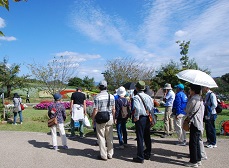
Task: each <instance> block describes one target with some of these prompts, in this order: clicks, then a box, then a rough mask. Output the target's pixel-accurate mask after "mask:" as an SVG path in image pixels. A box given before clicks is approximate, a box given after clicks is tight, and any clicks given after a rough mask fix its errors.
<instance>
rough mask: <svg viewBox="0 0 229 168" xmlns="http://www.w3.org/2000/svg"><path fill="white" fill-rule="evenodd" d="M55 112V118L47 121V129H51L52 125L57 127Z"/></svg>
mask: <svg viewBox="0 0 229 168" xmlns="http://www.w3.org/2000/svg"><path fill="white" fill-rule="evenodd" d="M56 116H57V112H56V113H55V116H54V117H53V118H50V119H49V120H48V127H52V126H54V125H57V117H56Z"/></svg>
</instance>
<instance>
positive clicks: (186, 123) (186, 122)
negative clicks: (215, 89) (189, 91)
mask: <svg viewBox="0 0 229 168" xmlns="http://www.w3.org/2000/svg"><path fill="white" fill-rule="evenodd" d="M196 103H197V102H196ZM195 106H196V104H195ZM195 106H193V109H194V107H195ZM200 106H201V105H200ZM199 109H200V107H199V108H198V110H196V112H195V113H193V114H192V115H191V117H186V118H185V119H184V122H183V125H182V128H183V130H185V131H189V130H190V121H191V119H192V118H193V117H194V115H196V113H197V112H198V111H199Z"/></svg>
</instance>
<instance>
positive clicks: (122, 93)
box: [117, 86, 126, 96]
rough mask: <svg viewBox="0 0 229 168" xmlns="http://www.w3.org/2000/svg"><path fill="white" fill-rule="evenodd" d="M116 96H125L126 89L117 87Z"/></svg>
mask: <svg viewBox="0 0 229 168" xmlns="http://www.w3.org/2000/svg"><path fill="white" fill-rule="evenodd" d="M117 94H118V95H119V96H125V95H126V89H125V88H124V87H123V86H121V87H119V88H118V90H117Z"/></svg>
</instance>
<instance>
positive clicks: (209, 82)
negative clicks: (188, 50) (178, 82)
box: [176, 69, 218, 88]
mask: <svg viewBox="0 0 229 168" xmlns="http://www.w3.org/2000/svg"><path fill="white" fill-rule="evenodd" d="M176 76H177V77H178V78H179V79H182V80H184V81H187V82H190V83H192V84H196V85H200V86H206V87H209V88H214V87H218V86H217V84H216V83H215V81H214V79H213V78H212V77H211V76H210V75H208V74H206V73H205V72H202V71H200V70H195V69H187V70H184V71H181V72H179V73H178V74H176Z"/></svg>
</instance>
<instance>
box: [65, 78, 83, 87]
mask: <svg viewBox="0 0 229 168" xmlns="http://www.w3.org/2000/svg"><path fill="white" fill-rule="evenodd" d="M82 85H83V80H82V79H81V78H78V77H74V78H70V79H69V81H68V86H76V87H77V86H82Z"/></svg>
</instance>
